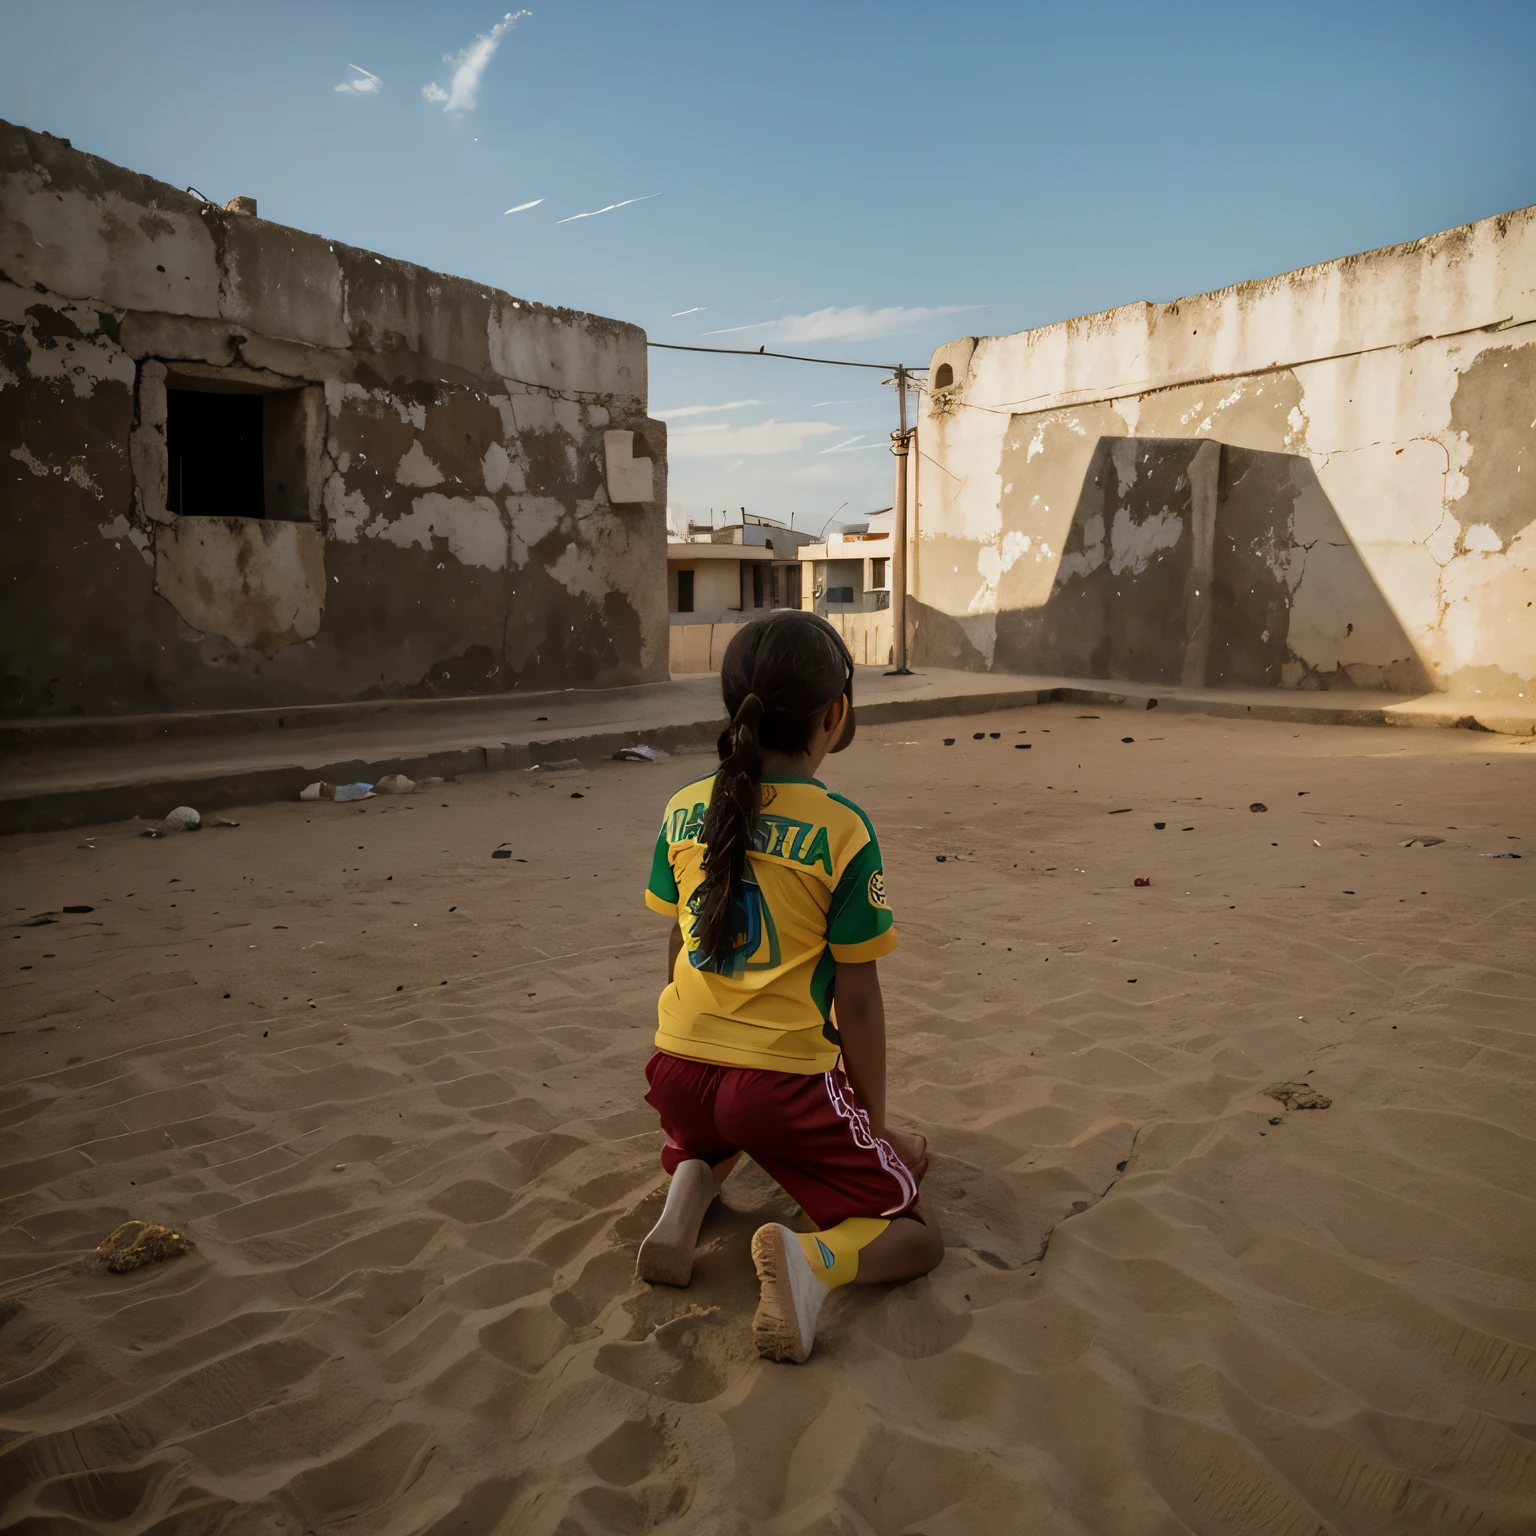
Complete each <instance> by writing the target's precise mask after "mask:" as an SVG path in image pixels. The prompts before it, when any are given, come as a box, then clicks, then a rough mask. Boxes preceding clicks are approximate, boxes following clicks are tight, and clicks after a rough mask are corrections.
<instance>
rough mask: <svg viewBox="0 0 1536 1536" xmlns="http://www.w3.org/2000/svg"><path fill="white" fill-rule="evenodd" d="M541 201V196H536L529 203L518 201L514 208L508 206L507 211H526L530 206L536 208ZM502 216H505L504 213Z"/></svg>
mask: <svg viewBox="0 0 1536 1536" xmlns="http://www.w3.org/2000/svg"><path fill="white" fill-rule="evenodd" d="M543 201H544V199H543V198H542V197H536V198H534V200H533V201H532V202H531V203H519V204H518V205H517V207H516V208H508V209H507V213H527V212H528V210H529V209H530V208H537V207H538V206H539V204H540V203H542V202H543ZM502 217H503V218H505V217H506V214H503V215H502Z"/></svg>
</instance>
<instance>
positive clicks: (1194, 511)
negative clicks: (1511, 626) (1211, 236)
mask: <svg viewBox="0 0 1536 1536" xmlns="http://www.w3.org/2000/svg"><path fill="white" fill-rule="evenodd" d="M1033 544H1034V541H1032V540H1031V538H1030V537H1029V536H1028V535H1026V534H1024V533H1022V532H1010V531H1005V532H1004V534H1003V538H1002V542H1001V550H1000V556H1001V563H1002V569H1003V572H1004V574H1003V577H1002V580H1001V582H1000V584H999V587H998V599H999V601H998V611H997V615H996V631H995V634H996V643H995V648H994V651H993V655H992V658H991V662H990V669H991V670H996V671H1000V672H1014V673H1049V674H1054V675H1060V676H1069V677H1095V678H1121V679H1124V680H1125V681H1128V682H1148V683H1165V684H1174V685H1179V684H1182V685H1184V686H1186V687H1223V686H1224V687H1240V688H1276V687H1282V688H1319V689H1327V688H1331V687H1334V686H1349V687H1361V688H1380V689H1391V690H1394V691H1399V692H1404V693H1420V692H1427V691H1429V690H1430V689H1431V688H1432V687H1433V685H1432V683H1431V682H1430V679H1429V676H1428V674H1427V672H1426V671H1425V669H1424V666H1423V664H1422V662H1421V661H1420V660H1419V657H1418V655H1417V653H1416V651H1415V650H1414V647H1413V643H1412V642H1411V641H1410V640H1409V638H1408V636H1407V634H1406V633H1405V631H1404V630H1403V627H1402V625H1401V624H1400V623H1399V622H1398V620H1397V617H1396V615H1395V614H1394V613H1393V611H1392V609H1391V607H1390V605H1389V604H1388V603H1387V600H1386V598H1385V597H1384V596H1383V595H1382V593H1381V590H1380V589H1379V588H1378V586H1377V585H1376V582H1375V580H1374V579H1373V577H1372V576H1371V573H1370V571H1369V569H1368V568H1367V567H1366V564H1365V562H1364V560H1362V559H1361V557H1360V553H1359V551H1358V550H1357V549H1356V548H1355V546H1354V544H1353V542H1352V541H1351V539H1350V537H1349V535H1348V533H1347V532H1346V531H1345V529H1344V526H1343V524H1342V523H1341V522H1340V521H1339V517H1338V514H1337V513H1336V512H1335V511H1334V509H1333V505H1332V503H1331V502H1330V501H1329V500H1328V497H1327V495H1326V494H1325V493H1324V491H1323V488H1322V486H1321V485H1320V484H1319V482H1318V479H1317V475H1316V473H1315V472H1314V471H1313V468H1312V465H1311V463H1310V461H1309V460H1307V459H1305V458H1303V457H1300V456H1299V455H1295V454H1287V453H1266V452H1261V451H1259V450H1256V449H1250V448H1236V447H1232V446H1230V445H1227V444H1223V443H1218V442H1213V441H1211V440H1210V439H1206V438H1201V439H1189V438H1126V437H1101V438H1100V439H1099V441H1098V444H1097V446H1096V447H1095V449H1094V452H1093V455H1092V457H1091V459H1090V461H1089V465H1088V470H1087V473H1086V475H1085V476H1084V479H1083V484H1082V489H1081V491H1080V493H1079V495H1078V500H1077V506H1076V509H1075V511H1074V513H1073V517H1072V522H1071V526H1070V528H1069V530H1068V532H1067V535H1066V540H1065V543H1064V546H1063V548H1062V549H1061V550H1060V551H1059V552H1056V551H1051V550H1049V549H1048V548H1047V549H1045V550H1042V549H1041V548H1040V547H1038V546H1037V545H1036V546H1035V547H1032V545H1033ZM1042 557H1043V558H1046V559H1058V560H1059V563H1058V564H1057V566H1056V571H1055V576H1054V580H1053V581H1052V582H1051V586H1050V591H1049V595H1048V596H1047V597H1046V599H1045V601H1044V602H1043V603H1041V604H1038V605H1035V606H1024V605H1022V604H1018V603H1015V604H1013V605H1010V602H1009V599H1010V597H1012V596H1015V595H1022V590H1023V587H1024V583H1023V582H1020V583H1018V584H1017V585H1018V587H1019V589H1020V591H1019V593H1017V594H1015V593H1010V591H1009V587H1010V585H1014V583H1011V582H1010V581H1009V578H1008V574H1007V573H1008V572H1009V570H1010V569H1011V568H1012V567H1013V566H1014V565H1016V564H1018V562H1019V561H1020V560H1029V561H1030V562H1031V563H1034V562H1037V561H1039V560H1040V559H1042ZM913 606H914V609H915V614H914V618H915V623H914V651H915V654H916V655H917V656H918V658H919V659H920V660H921V661H923V662H926V663H927V664H929V665H949V666H969V667H986V666H987V665H988V663H987V661H986V659H985V658H984V657H983V656H982V655H981V654H980V653H979V652H978V651H977V650H976V647H975V645H974V644H973V642H972V641H971V640H970V639H969V638H968V637H967V635H966V634H965V632H964V630H963V628H962V626H961V625H960V624H959V623H957V622H956V621H955V620H954V619H953V618H951V617H949V616H947V615H945V614H942V613H940V612H938V611H937V610H936V609H933V608H930V607H927V606H925V605H922V604H914V605H913ZM1363 658H1368V659H1363Z"/></svg>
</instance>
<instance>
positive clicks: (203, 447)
mask: <svg viewBox="0 0 1536 1536" xmlns="http://www.w3.org/2000/svg"><path fill="white" fill-rule="evenodd" d="M262 400H263V397H262V396H261V395H258V394H222V393H221V394H211V393H205V392H204V391H202V390H196V389H168V390H167V391H166V431H165V436H166V449H167V455H168V458H169V460H170V463H169V469H170V475H169V484H168V485H167V488H166V506H167V507H168V508H169V509H170V511H172V512H174V513H175V514H176V515H177V516H178V517H265V516H266V497H265V494H264V487H263V477H262V433H261V427H262Z"/></svg>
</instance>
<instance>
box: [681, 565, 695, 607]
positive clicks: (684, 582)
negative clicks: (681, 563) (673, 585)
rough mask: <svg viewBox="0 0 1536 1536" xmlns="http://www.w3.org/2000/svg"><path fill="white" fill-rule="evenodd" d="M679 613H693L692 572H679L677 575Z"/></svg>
mask: <svg viewBox="0 0 1536 1536" xmlns="http://www.w3.org/2000/svg"><path fill="white" fill-rule="evenodd" d="M677 611H678V612H679V613H692V612H693V572H692V571H679V572H678V573H677Z"/></svg>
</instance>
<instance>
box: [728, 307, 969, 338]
mask: <svg viewBox="0 0 1536 1536" xmlns="http://www.w3.org/2000/svg"><path fill="white" fill-rule="evenodd" d="M980 307H981V306H980V305H978V304H939V305H935V306H934V307H932V308H929V309H915V308H914V309H908V308H906V307H904V306H903V305H900V304H890V305H887V306H886V307H885V308H884V309H871V308H870V307H869V306H868V305H867V304H854V305H851V306H850V307H849V308H847V309H836V308H829V309H818V310H814V311H813V312H812V313H810V314H808V315H781V316H780V317H779V318H778V319H777V320H758V321H755V322H754V323H753V324H751V325H732V326H727V327H726V328H725V329H724V330H718V331H705V332H704V334H705V335H706V336H729V335H732V334H734V333H735V332H737V331H769V330H771V331H777V332H778V333H779V335H780V336H782V337H783V339H784V340H785V341H786V342H807V341H873V340H874V339H875V338H876V337H879V336H895V335H897V334H899V333H900V332H902V331H915V330H916V329H917V328H918V327H919V326H923V325H927V324H928V323H929V322H930V321H933V320H942V319H944V318H945V317H946V316H948V315H958V314H963V313H964V312H965V311H966V310H968V309H979V308H980Z"/></svg>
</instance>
